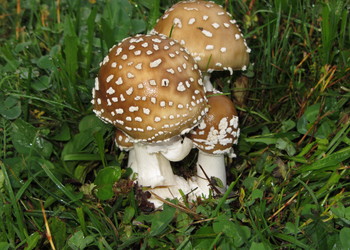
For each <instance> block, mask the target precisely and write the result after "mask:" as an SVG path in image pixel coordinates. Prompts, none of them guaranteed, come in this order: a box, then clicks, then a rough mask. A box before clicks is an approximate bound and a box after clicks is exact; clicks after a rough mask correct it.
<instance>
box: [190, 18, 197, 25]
mask: <svg viewBox="0 0 350 250" xmlns="http://www.w3.org/2000/svg"><path fill="white" fill-rule="evenodd" d="M195 22H196V18H194V17H192V18H190V20H188V24H189V25H191V24H194V23H195Z"/></svg>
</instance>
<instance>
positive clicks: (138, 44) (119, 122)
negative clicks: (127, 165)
mask: <svg viewBox="0 0 350 250" xmlns="http://www.w3.org/2000/svg"><path fill="white" fill-rule="evenodd" d="M92 95H93V99H92V103H93V106H94V109H93V111H94V112H95V114H96V115H97V116H98V117H99V118H100V119H102V120H103V121H105V122H107V123H111V124H113V125H114V126H115V127H116V128H117V129H119V130H121V131H122V132H123V133H125V134H126V135H127V136H128V137H130V138H131V140H132V141H133V150H134V154H135V162H133V164H136V166H135V167H134V168H133V169H135V170H136V172H137V174H138V177H137V180H138V183H139V184H140V185H142V186H150V187H151V188H154V187H157V186H172V187H174V188H173V190H172V192H175V191H176V190H177V189H178V188H183V189H187V188H188V185H187V183H186V182H185V181H184V180H179V178H180V177H179V178H177V177H176V176H174V174H173V172H172V169H171V166H170V163H169V161H168V160H167V159H166V158H165V157H164V156H163V155H162V154H161V153H159V152H158V151H159V150H157V149H159V148H162V147H168V146H169V142H172V144H173V143H174V142H175V141H177V140H180V139H181V137H180V135H184V134H186V133H187V132H189V131H190V130H191V129H192V128H193V127H195V126H197V125H198V123H199V122H200V120H201V119H202V117H203V116H204V115H205V113H206V112H207V110H208V108H207V107H206V105H207V99H206V96H205V91H204V87H203V82H202V79H201V72H200V71H199V69H198V66H197V64H196V63H195V61H194V60H193V58H192V57H191V56H190V54H189V53H188V51H187V50H186V49H185V48H184V47H182V46H181V45H180V44H179V43H178V42H176V41H175V40H174V39H171V38H168V37H166V36H164V35H136V36H134V37H128V38H126V39H124V40H123V41H122V42H120V43H119V44H118V45H117V46H114V47H113V48H111V49H110V51H109V54H108V55H107V56H106V57H105V58H104V59H103V61H102V63H101V68H100V71H99V73H98V77H97V78H96V80H95V87H94V88H93V91H92ZM179 146H182V145H181V144H179ZM180 151H183V150H180ZM184 183H186V185H185V186H181V185H183V184H184ZM177 185H179V186H177ZM160 196H161V197H163V198H172V197H169V196H170V195H169V194H162V193H161V194H160ZM175 196H176V194H175Z"/></svg>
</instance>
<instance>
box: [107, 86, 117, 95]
mask: <svg viewBox="0 0 350 250" xmlns="http://www.w3.org/2000/svg"><path fill="white" fill-rule="evenodd" d="M106 93H107V94H109V95H113V94H114V93H115V89H114V88H112V87H109V89H107V91H106Z"/></svg>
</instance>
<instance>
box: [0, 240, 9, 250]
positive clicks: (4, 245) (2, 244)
mask: <svg viewBox="0 0 350 250" xmlns="http://www.w3.org/2000/svg"><path fill="white" fill-rule="evenodd" d="M10 247H11V245H10V243H7V242H0V249H1V250H7V249H10Z"/></svg>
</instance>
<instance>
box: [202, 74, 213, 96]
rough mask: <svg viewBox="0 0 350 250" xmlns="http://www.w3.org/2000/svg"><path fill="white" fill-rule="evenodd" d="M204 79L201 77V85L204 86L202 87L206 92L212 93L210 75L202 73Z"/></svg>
mask: <svg viewBox="0 0 350 250" xmlns="http://www.w3.org/2000/svg"><path fill="white" fill-rule="evenodd" d="M203 75H204V77H203V84H204V87H205V89H206V91H209V92H211V91H213V90H214V87H213V84H212V83H211V81H210V76H211V74H210V73H208V72H207V73H203Z"/></svg>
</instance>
